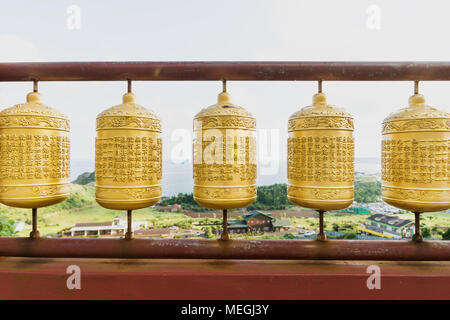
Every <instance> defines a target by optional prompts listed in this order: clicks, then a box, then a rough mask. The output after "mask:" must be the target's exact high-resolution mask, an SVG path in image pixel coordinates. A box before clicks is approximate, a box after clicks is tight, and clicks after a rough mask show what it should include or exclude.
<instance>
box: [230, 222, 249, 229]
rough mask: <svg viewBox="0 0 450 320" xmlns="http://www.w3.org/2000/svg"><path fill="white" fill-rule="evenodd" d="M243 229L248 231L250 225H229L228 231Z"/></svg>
mask: <svg viewBox="0 0 450 320" xmlns="http://www.w3.org/2000/svg"><path fill="white" fill-rule="evenodd" d="M242 228H245V229H247V228H248V225H246V224H242V223H239V224H233V225H228V229H242Z"/></svg>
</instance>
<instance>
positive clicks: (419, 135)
mask: <svg viewBox="0 0 450 320" xmlns="http://www.w3.org/2000/svg"><path fill="white" fill-rule="evenodd" d="M320 91H321V90H320ZM320 91H319V93H317V94H315V95H314V97H313V103H312V105H310V106H307V107H304V108H302V109H301V110H300V111H298V112H296V113H294V114H293V115H292V116H291V117H290V118H289V122H288V131H289V136H288V160H287V161H288V174H287V175H288V187H287V195H288V199H289V200H290V201H291V202H293V203H295V204H297V205H299V206H303V207H308V208H313V209H316V210H320V211H328V210H336V209H343V208H346V207H348V206H349V205H350V204H351V203H352V202H353V193H354V192H353V191H354V190H353V177H354V138H353V129H354V126H353V118H352V116H351V115H350V114H348V113H347V112H345V111H344V110H342V109H338V108H335V107H333V106H331V105H329V104H328V103H327V101H326V96H325V94H324V93H322V92H320ZM96 124H97V137H96V141H95V170H96V173H95V177H96V200H97V202H98V203H99V204H100V205H101V206H103V207H105V208H110V209H116V210H133V209H139V208H144V207H148V206H151V205H153V204H155V203H157V202H158V201H159V199H160V197H161V172H162V159H161V149H162V142H161V137H160V134H161V121H160V119H159V118H158V116H157V115H156V114H155V113H153V112H152V111H149V110H147V109H145V108H144V107H142V106H140V105H138V104H137V103H136V102H135V95H134V94H133V93H131V92H128V93H126V94H125V95H124V96H123V103H122V104H120V105H117V106H114V107H111V108H110V109H107V110H105V111H104V112H102V113H100V114H99V115H98V117H97V123H96ZM193 130H194V142H193V162H194V163H193V177H194V199H195V201H196V202H197V203H199V204H200V205H202V206H204V207H208V208H215V209H234V208H240V207H245V206H248V205H249V204H251V203H252V202H253V201H255V200H256V196H257V195H256V169H257V168H256V135H255V130H256V121H255V118H254V117H253V116H252V115H251V114H250V113H249V112H248V111H246V110H245V109H244V108H242V107H240V106H237V105H235V104H233V103H231V101H230V96H229V94H228V93H227V92H226V90H225V89H224V91H223V92H222V93H220V94H219V96H218V102H217V104H214V105H212V106H210V107H208V108H205V109H203V110H201V112H199V113H198V114H197V115H196V116H195V117H194V126H193ZM382 133H383V140H382V182H383V184H382V198H383V200H384V201H386V202H387V203H389V204H391V205H393V206H396V207H399V208H402V209H406V210H411V211H414V212H427V211H440V210H445V209H448V208H450V183H449V172H450V156H449V155H450V152H449V150H450V115H449V113H446V112H443V111H439V110H437V109H435V108H432V107H430V106H427V105H426V104H425V99H424V97H423V96H422V95H420V94H415V95H413V96H412V97H411V98H410V100H409V106H407V107H406V108H403V109H401V110H399V111H397V112H394V113H392V114H391V115H389V116H388V117H387V118H386V119H385V120H384V122H383V129H382ZM69 171H70V141H69V121H68V119H67V117H65V116H64V115H62V114H60V113H59V112H57V111H55V110H54V109H52V108H50V107H48V106H46V105H44V104H43V103H42V101H41V97H40V94H39V93H38V92H32V93H29V94H28V96H27V102H26V103H25V104H19V105H15V106H13V107H11V108H7V109H5V110H3V111H2V112H0V202H1V203H3V204H5V205H8V206H13V207H23V208H38V207H43V206H48V205H52V204H55V203H58V202H60V201H62V200H64V199H66V198H67V197H68V196H69V193H70V190H69V181H68V179H69Z"/></svg>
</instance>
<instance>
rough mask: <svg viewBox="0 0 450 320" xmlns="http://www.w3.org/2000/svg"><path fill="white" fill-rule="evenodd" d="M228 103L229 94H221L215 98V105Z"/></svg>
mask: <svg viewBox="0 0 450 320" xmlns="http://www.w3.org/2000/svg"><path fill="white" fill-rule="evenodd" d="M229 102H230V94H229V93H228V92H221V93H219V95H218V96H217V103H218V104H224V103H229Z"/></svg>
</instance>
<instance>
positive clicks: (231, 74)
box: [0, 61, 450, 81]
mask: <svg viewBox="0 0 450 320" xmlns="http://www.w3.org/2000/svg"><path fill="white" fill-rule="evenodd" d="M128 79H131V80H153V81H155V80H156V81H167V80H177V81H201V80H222V79H226V80H253V81H259V80H281V81H295V80H309V81H314V80H319V79H321V80H326V81H399V80H403V81H413V80H441V81H444V80H450V61H446V62H306V61H297V62H293V61H292V62H256V61H252V62H251V61H248V62H244V61H240V62H192V61H191V62H189V61H183V62H174V61H172V62H144V61H140V62H137V61H136V62H23V63H0V81H32V80H39V81H114V80H116V81H117V80H128Z"/></svg>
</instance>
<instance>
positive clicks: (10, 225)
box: [0, 217, 16, 237]
mask: <svg viewBox="0 0 450 320" xmlns="http://www.w3.org/2000/svg"><path fill="white" fill-rule="evenodd" d="M15 234H16V232H15V231H14V221H13V220H10V219H8V218H6V217H0V236H1V237H12V236H14V235H15Z"/></svg>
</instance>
